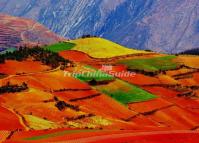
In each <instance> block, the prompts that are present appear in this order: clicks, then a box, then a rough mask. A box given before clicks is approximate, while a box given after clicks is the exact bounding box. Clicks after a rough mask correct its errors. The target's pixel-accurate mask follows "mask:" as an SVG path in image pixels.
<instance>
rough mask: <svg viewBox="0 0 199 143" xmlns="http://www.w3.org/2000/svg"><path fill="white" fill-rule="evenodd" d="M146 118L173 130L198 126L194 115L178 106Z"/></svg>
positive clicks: (198, 121) (198, 122) (197, 120)
mask: <svg viewBox="0 0 199 143" xmlns="http://www.w3.org/2000/svg"><path fill="white" fill-rule="evenodd" d="M148 117H150V118H151V119H153V120H154V121H156V122H160V123H162V124H164V125H166V126H168V127H171V128H173V129H192V128H195V127H197V126H199V119H198V118H196V116H195V115H194V114H192V113H191V112H189V111H186V110H184V109H181V108H179V107H178V106H172V107H169V108H165V109H162V110H159V111H157V112H155V113H154V114H152V115H148Z"/></svg>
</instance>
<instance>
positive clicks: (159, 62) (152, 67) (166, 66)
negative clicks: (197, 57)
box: [119, 55, 178, 72]
mask: <svg viewBox="0 0 199 143" xmlns="http://www.w3.org/2000/svg"><path fill="white" fill-rule="evenodd" d="M175 58H176V56H173V55H171V56H164V57H155V58H150V59H131V60H122V61H120V62H119V63H121V64H124V65H127V66H128V68H129V69H133V70H135V69H136V70H144V71H147V72H155V71H159V70H162V71H165V70H171V69H176V68H177V66H178V64H177V63H175V62H174V61H173V60H174V59H175Z"/></svg>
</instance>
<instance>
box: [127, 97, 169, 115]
mask: <svg viewBox="0 0 199 143" xmlns="http://www.w3.org/2000/svg"><path fill="white" fill-rule="evenodd" d="M171 105H173V104H172V103H170V102H168V101H166V100H163V99H161V98H156V99H153V100H149V101H145V102H140V103H131V104H128V106H129V108H130V109H131V110H133V111H136V112H139V113H145V112H150V111H154V110H158V109H161V108H165V107H168V106H171Z"/></svg>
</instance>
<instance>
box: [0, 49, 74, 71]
mask: <svg viewBox="0 0 199 143" xmlns="http://www.w3.org/2000/svg"><path fill="white" fill-rule="evenodd" d="M27 58H32V59H33V60H35V61H41V62H42V63H43V64H45V65H49V66H51V67H52V68H56V67H58V66H60V65H62V66H66V65H67V64H68V63H71V62H70V61H69V60H67V59H64V58H63V57H61V56H59V54H58V53H54V52H51V51H49V50H46V49H44V48H40V47H34V48H27V47H20V48H19V50H16V51H14V52H7V53H5V54H3V55H0V63H4V62H5V60H17V61H23V60H25V59H27Z"/></svg>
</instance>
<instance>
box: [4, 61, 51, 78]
mask: <svg viewBox="0 0 199 143" xmlns="http://www.w3.org/2000/svg"><path fill="white" fill-rule="evenodd" d="M33 67H34V68H33ZM0 69H1V73H4V74H9V75H12V74H17V73H19V74H20V73H32V72H40V71H45V70H49V69H50V67H48V66H46V65H42V64H41V62H36V61H34V62H33V61H23V62H18V61H14V60H6V62H5V63H4V64H0Z"/></svg>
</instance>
